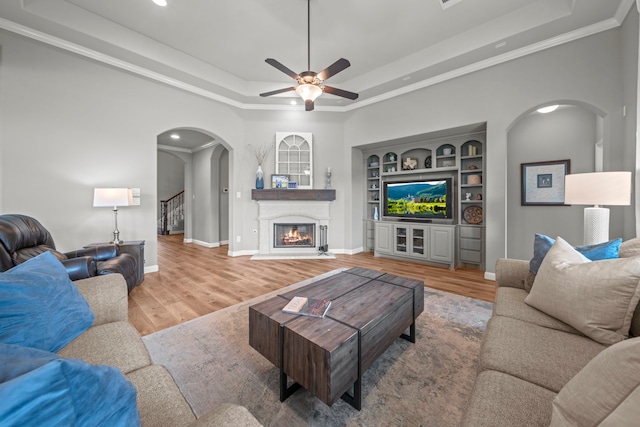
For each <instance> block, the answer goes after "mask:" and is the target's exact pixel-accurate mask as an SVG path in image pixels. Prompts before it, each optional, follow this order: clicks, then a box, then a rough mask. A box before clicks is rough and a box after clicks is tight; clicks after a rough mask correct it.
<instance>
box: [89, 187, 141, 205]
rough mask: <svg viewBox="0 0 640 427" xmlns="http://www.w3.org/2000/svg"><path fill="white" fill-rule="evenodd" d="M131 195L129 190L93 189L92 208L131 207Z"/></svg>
mask: <svg viewBox="0 0 640 427" xmlns="http://www.w3.org/2000/svg"><path fill="white" fill-rule="evenodd" d="M132 205H133V193H132V191H131V189H130V188H95V189H94V190H93V207H94V208H101V207H110V208H115V207H116V206H132Z"/></svg>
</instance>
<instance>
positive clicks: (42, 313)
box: [0, 252, 94, 352]
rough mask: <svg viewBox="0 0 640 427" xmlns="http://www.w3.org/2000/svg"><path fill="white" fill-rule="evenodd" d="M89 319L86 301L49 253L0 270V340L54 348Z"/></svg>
mask: <svg viewBox="0 0 640 427" xmlns="http://www.w3.org/2000/svg"><path fill="white" fill-rule="evenodd" d="M93 320H94V316H93V313H92V312H91V308H90V307H89V304H88V303H87V301H86V300H85V299H84V297H83V296H82V295H81V294H80V292H79V291H78V288H77V287H76V286H75V285H74V284H73V282H71V280H70V279H69V275H68V274H67V271H66V269H65V268H64V266H63V265H62V263H61V262H60V261H58V260H57V259H56V257H55V256H53V255H52V254H51V253H49V252H45V253H43V254H42V255H38V256H37V257H35V258H31V259H30V260H28V261H26V262H24V263H22V264H19V265H17V266H16V267H14V268H12V269H11V270H9V271H6V272H4V273H0V343H5V344H17V345H21V346H25V347H33V348H37V349H40V350H45V351H54V352H56V351H58V350H60V349H61V348H63V347H64V346H66V345H67V344H69V343H70V342H71V341H73V339H75V338H76V337H77V336H78V335H80V334H81V333H83V332H84V331H86V330H87V329H88V328H89V327H90V326H91V325H92V324H93Z"/></svg>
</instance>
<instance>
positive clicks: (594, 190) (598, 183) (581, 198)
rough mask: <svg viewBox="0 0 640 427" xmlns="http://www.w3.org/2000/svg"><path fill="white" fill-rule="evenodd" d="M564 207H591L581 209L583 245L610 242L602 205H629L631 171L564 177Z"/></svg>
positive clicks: (606, 218)
mask: <svg viewBox="0 0 640 427" xmlns="http://www.w3.org/2000/svg"><path fill="white" fill-rule="evenodd" d="M564 203H565V204H566V205H593V207H589V208H584V244H585V245H595V244H596V243H603V242H607V241H608V240H609V209H608V208H603V207H602V205H616V206H628V205H630V204H631V172H626V171H625V172H593V173H574V174H569V175H566V177H565V184H564Z"/></svg>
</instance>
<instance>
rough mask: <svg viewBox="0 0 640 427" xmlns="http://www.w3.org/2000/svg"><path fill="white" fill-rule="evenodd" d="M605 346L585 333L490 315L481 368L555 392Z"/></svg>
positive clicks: (481, 356)
mask: <svg viewBox="0 0 640 427" xmlns="http://www.w3.org/2000/svg"><path fill="white" fill-rule="evenodd" d="M605 348H606V347H605V346H604V345H602V344H598V343H597V342H595V341H593V340H592V339H589V338H587V337H584V336H580V335H575V334H569V333H566V332H562V331H558V330H555V329H549V328H543V327H540V326H537V325H535V324H533V323H528V322H523V321H522V320H517V319H512V318H509V317H502V316H493V317H492V318H491V319H490V320H489V322H488V323H487V330H486V331H485V334H484V338H483V340H482V347H481V349H480V362H479V364H480V368H481V369H483V370H486V369H492V370H494V371H500V372H504V373H505V374H509V375H513V376H514V377H518V378H521V379H523V380H525V381H529V382H532V383H534V384H537V385H539V386H541V387H544V388H547V389H549V390H551V391H555V392H558V391H560V389H561V388H562V387H564V385H565V384H566V383H567V382H568V381H569V380H570V379H571V378H572V377H573V376H574V375H575V374H577V373H578V372H579V371H580V369H582V368H583V367H584V366H585V365H586V364H587V363H589V361H590V360H591V359H593V358H594V357H595V356H596V355H597V354H598V353H600V352H601V351H602V350H603V349H605Z"/></svg>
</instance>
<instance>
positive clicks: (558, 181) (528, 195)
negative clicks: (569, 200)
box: [520, 160, 571, 206]
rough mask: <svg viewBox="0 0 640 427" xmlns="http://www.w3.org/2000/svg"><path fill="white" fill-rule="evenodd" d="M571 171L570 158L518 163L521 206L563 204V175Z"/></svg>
mask: <svg viewBox="0 0 640 427" xmlns="http://www.w3.org/2000/svg"><path fill="white" fill-rule="evenodd" d="M570 172H571V160H553V161H548V162H532V163H521V164H520V183H521V201H520V204H521V205H522V206H565V204H564V176H565V175H567V174H568V173H570Z"/></svg>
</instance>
